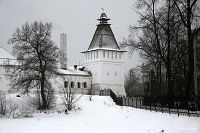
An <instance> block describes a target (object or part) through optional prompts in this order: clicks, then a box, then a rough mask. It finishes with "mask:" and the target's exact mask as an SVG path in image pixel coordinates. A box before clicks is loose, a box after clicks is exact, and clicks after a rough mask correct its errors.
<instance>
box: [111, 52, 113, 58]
mask: <svg viewBox="0 0 200 133" xmlns="http://www.w3.org/2000/svg"><path fill="white" fill-rule="evenodd" d="M111 54H112V59H113V51H112V52H111Z"/></svg>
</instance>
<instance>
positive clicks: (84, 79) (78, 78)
mask: <svg viewBox="0 0 200 133" xmlns="http://www.w3.org/2000/svg"><path fill="white" fill-rule="evenodd" d="M64 81H68V83H69V84H68V85H69V86H70V83H71V82H73V83H74V89H76V90H77V93H79V94H88V92H89V89H90V86H91V85H90V83H91V82H90V76H83V75H57V76H56V77H54V78H52V79H51V82H52V85H53V87H54V89H55V91H56V92H60V91H61V90H62V89H63V88H64ZM78 82H79V83H80V88H78ZM84 83H86V87H85V86H84ZM72 89H73V88H72Z"/></svg>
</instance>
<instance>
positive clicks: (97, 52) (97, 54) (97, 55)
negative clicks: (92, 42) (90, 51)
mask: <svg viewBox="0 0 200 133" xmlns="http://www.w3.org/2000/svg"><path fill="white" fill-rule="evenodd" d="M96 58H98V50H97V54H96Z"/></svg>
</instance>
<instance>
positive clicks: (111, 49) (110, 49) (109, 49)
mask: <svg viewBox="0 0 200 133" xmlns="http://www.w3.org/2000/svg"><path fill="white" fill-rule="evenodd" d="M95 50H108V51H118V52H127V51H125V50H119V49H113V48H93V49H90V50H87V51H83V52H81V53H85V52H90V51H95Z"/></svg>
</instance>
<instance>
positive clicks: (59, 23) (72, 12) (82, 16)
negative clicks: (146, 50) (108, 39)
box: [0, 0, 139, 71]
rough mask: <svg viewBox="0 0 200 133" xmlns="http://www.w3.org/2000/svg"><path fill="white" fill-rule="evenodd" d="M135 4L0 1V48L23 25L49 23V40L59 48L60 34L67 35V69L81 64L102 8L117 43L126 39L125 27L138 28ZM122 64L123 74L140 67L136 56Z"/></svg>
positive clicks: (127, 0)
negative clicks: (26, 23)
mask: <svg viewBox="0 0 200 133" xmlns="http://www.w3.org/2000/svg"><path fill="white" fill-rule="evenodd" d="M134 1H135V0H0V23H1V24H0V45H1V46H3V47H5V48H6V49H8V50H11V46H10V45H8V44H7V41H8V39H9V38H10V37H11V36H12V34H13V32H14V31H15V29H16V28H17V27H19V26H21V25H22V24H24V23H25V22H27V21H28V22H32V21H35V20H37V21H42V22H51V23H52V24H53V26H54V28H53V34H52V39H53V40H54V41H55V43H56V44H57V45H59V35H60V33H66V34H67V43H68V44H67V45H68V58H69V65H70V66H72V65H74V64H79V63H80V64H82V63H83V56H82V54H81V53H80V52H81V51H85V50H87V48H88V47H89V44H90V42H91V40H92V36H93V34H94V32H95V29H96V25H97V24H98V23H99V22H98V21H97V20H96V19H97V18H99V17H100V15H101V10H100V9H101V8H104V9H105V13H106V14H107V16H108V17H109V18H111V20H110V21H109V22H110V23H111V24H112V25H111V28H112V30H113V32H114V35H115V37H116V40H117V41H118V42H120V41H122V38H123V37H127V36H128V34H129V32H128V26H129V25H130V24H132V25H133V24H137V19H138V16H137V15H136V13H135V12H134V11H133V10H132V7H133V5H134ZM128 56H129V55H127V59H126V60H125V69H126V70H125V71H127V70H128V69H129V68H131V67H132V66H136V65H137V64H139V61H138V60H139V59H138V56H137V54H134V55H132V58H131V59H130V58H128Z"/></svg>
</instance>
